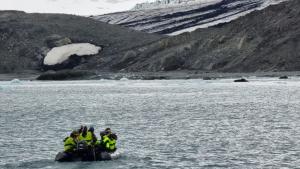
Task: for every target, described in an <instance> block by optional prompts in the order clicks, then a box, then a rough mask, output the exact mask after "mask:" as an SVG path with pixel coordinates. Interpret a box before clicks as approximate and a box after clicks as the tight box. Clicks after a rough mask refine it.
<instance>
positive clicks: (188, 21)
mask: <svg viewBox="0 0 300 169" xmlns="http://www.w3.org/2000/svg"><path fill="white" fill-rule="evenodd" d="M282 1H286V0H159V1H155V2H150V3H143V4H137V5H136V7H135V8H134V9H133V10H131V11H127V12H120V13H113V14H106V15H99V16H94V17H93V18H94V19H97V20H99V21H103V22H107V23H109V24H118V25H122V26H125V27H128V28H132V29H135V30H139V31H144V32H148V33H158V34H168V35H177V34H180V33H183V32H190V31H194V30H195V29H197V28H205V27H209V26H213V25H216V24H219V23H224V22H229V21H231V20H233V19H236V18H238V17H240V16H243V15H245V14H248V13H249V12H252V11H253V10H258V9H263V8H265V7H267V6H269V5H271V4H277V3H280V2H282Z"/></svg>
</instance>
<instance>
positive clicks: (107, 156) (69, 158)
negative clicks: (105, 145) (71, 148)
mask: <svg viewBox="0 0 300 169" xmlns="http://www.w3.org/2000/svg"><path fill="white" fill-rule="evenodd" d="M119 156H120V153H118V152H113V153H109V152H94V151H91V152H87V153H78V152H76V153H66V152H59V153H58V154H57V155H56V157H55V161H58V162H73V161H107V160H113V159H117V158H119Z"/></svg>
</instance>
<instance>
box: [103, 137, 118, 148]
mask: <svg viewBox="0 0 300 169" xmlns="http://www.w3.org/2000/svg"><path fill="white" fill-rule="evenodd" d="M103 143H104V146H105V148H106V149H107V150H109V151H114V150H115V149H116V140H115V139H111V138H109V136H108V135H105V136H103Z"/></svg>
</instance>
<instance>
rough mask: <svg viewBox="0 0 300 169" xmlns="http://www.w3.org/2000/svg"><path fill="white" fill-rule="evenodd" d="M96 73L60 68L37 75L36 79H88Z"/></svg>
mask: <svg viewBox="0 0 300 169" xmlns="http://www.w3.org/2000/svg"><path fill="white" fill-rule="evenodd" d="M95 75H96V74H95V73H94V72H91V71H78V70H62V71H57V72H55V71H49V72H46V73H43V74H41V75H40V76H38V77H37V80H77V79H89V78H90V77H92V76H95Z"/></svg>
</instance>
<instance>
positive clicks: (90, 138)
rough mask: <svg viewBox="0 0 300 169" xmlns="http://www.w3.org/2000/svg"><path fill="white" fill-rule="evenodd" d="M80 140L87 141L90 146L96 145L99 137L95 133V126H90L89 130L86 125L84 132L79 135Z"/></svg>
mask: <svg viewBox="0 0 300 169" xmlns="http://www.w3.org/2000/svg"><path fill="white" fill-rule="evenodd" d="M79 141H85V142H86V144H87V145H88V146H93V145H95V143H96V141H97V137H96V135H95V133H94V127H90V128H89V130H87V127H86V126H84V127H83V130H82V133H81V134H80V135H79Z"/></svg>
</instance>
